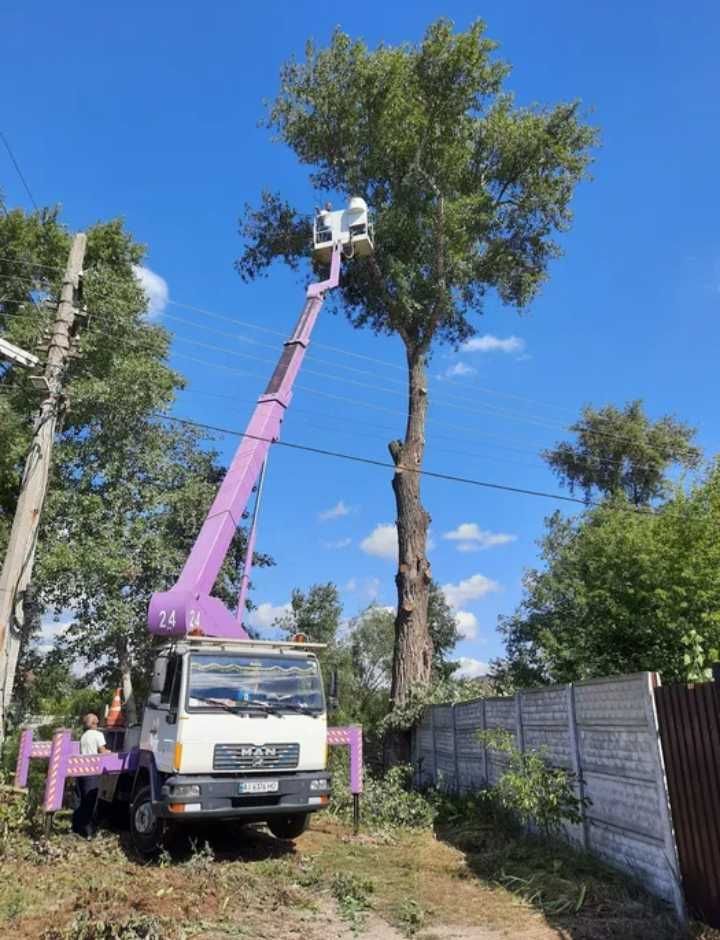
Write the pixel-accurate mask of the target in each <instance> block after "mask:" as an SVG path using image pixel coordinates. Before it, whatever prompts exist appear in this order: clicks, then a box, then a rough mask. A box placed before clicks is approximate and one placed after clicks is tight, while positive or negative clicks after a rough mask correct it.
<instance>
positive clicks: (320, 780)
mask: <svg viewBox="0 0 720 940" xmlns="http://www.w3.org/2000/svg"><path fill="white" fill-rule="evenodd" d="M310 789H311V790H329V789H330V781H329V780H328V778H327V777H317V778H316V779H315V780H311V781H310Z"/></svg>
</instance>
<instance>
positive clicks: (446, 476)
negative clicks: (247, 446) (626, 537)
mask: <svg viewBox="0 0 720 940" xmlns="http://www.w3.org/2000/svg"><path fill="white" fill-rule="evenodd" d="M153 417H155V418H160V419H162V420H165V421H174V422H176V423H177V424H183V425H187V426H189V427H196V428H203V429H205V430H206V431H213V432H215V433H218V434H230V435H233V436H234V437H240V438H247V439H249V440H253V441H259V442H261V443H263V444H270V445H273V446H276V447H287V448H289V449H291V450H297V451H304V452H306V453H310V454H317V455H319V456H322V457H335V458H337V459H340V460H349V461H352V462H354V463H361V464H368V465H370V466H373V467H381V468H382V469H385V470H392V471H393V472H398V471H401V472H403V473H414V474H416V475H417V476H424V477H429V478H431V479H435V480H444V481H446V482H451V483H464V484H467V485H469V486H479V487H482V488H485V489H491V490H501V491H503V492H506V493H515V494H518V495H523V496H536V497H540V498H543V499H554V500H558V501H560V502H564V503H576V504H579V505H581V506H600V505H602V504H601V503H600V502H597V501H593V500H585V499H579V498H578V497H576V496H561V495H560V494H559V493H548V492H545V491H544V490H531V489H526V488H524V487H519V486H510V485H508V484H505V483H490V482H488V481H486V480H477V479H474V478H472V477H462V476H458V475H456V474H452V473H440V472H438V471H435V470H424V469H418V468H417V467H405V466H402V465H397V466H396V465H395V464H392V463H388V462H387V461H383V460H375V459H373V458H372V457H362V456H360V455H358V454H346V453H344V452H342V451H336V450H327V449H326V448H323V447H312V446H311V445H309V444H298V443H296V442H293V441H280V440H273V439H271V438H267V437H260V436H259V435H256V434H248V433H247V432H246V431H238V430H237V429H236V428H225V427H219V426H217V425H212V424H206V423H205V422H203V421H194V420H192V419H190V418H182V417H176V416H175V415H168V414H164V413H163V412H154V413H153ZM623 509H624V510H627V511H629V512H637V513H640V514H642V515H656V513H655V511H654V510H652V509H647V508H644V507H640V506H624V507H623Z"/></svg>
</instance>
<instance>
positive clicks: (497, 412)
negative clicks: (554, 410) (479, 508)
mask: <svg viewBox="0 0 720 940" xmlns="http://www.w3.org/2000/svg"><path fill="white" fill-rule="evenodd" d="M7 260H15V259H7ZM26 263H29V262H26ZM43 267H50V266H49V265H43ZM3 277H4V276H3V275H0V279H2V278H3ZM31 300H32V302H33V303H34V304H35V301H34V300H33V298H31ZM168 303H170V304H173V305H174V306H178V307H184V308H186V309H189V310H195V311H197V312H199V313H202V314H204V315H206V316H210V317H214V318H217V319H221V320H225V321H228V322H231V323H235V324H238V325H241V326H245V327H248V328H250V329H256V330H261V331H263V332H266V333H270V334H272V335H276V336H282V337H283V338H287V334H286V333H285V332H284V331H280V330H274V329H271V328H269V327H264V326H260V325H259V324H255V323H252V322H250V321H244V320H238V319H236V318H234V317H229V316H226V315H225V314H219V313H215V312H213V311H210V310H207V309H205V308H203V307H197V306H194V305H191V304H184V303H180V302H179V301H168ZM35 306H37V304H35ZM91 313H93V315H95V316H97V314H98V311H91ZM109 313H110V311H104V313H103V315H105V314H109ZM8 316H13V314H8ZM14 316H21V315H20V314H14ZM169 316H172V315H169ZM174 319H177V320H180V318H174ZM181 322H184V323H186V322H187V321H181ZM188 325H189V324H188ZM197 326H198V327H200V326H201V324H197ZM216 332H218V333H219V332H220V331H216ZM224 335H231V334H227V333H225V334H224ZM174 336H175V338H176V339H178V340H180V341H181V342H187V343H194V344H196V345H199V346H202V347H204V348H206V349H212V350H217V351H220V352H223V353H228V352H230V351H229V350H227V349H225V348H221V347H218V346H215V345H213V344H208V343H203V342H201V341H199V340H194V339H192V338H191V337H182V336H180V335H179V334H178V333H175V334H174ZM233 338H237V339H244V341H246V342H249V343H254V344H256V345H261V346H267V347H268V348H276V347H271V345H270V344H265V343H260V342H257V341H254V340H251V339H245V338H242V337H237V336H235V335H234V334H233ZM313 346H314V347H315V348H325V349H330V350H332V351H334V352H338V353H340V354H341V355H346V356H353V357H357V358H360V359H364V360H367V361H370V362H374V363H376V364H378V365H381V366H384V367H391V368H393V369H400V370H403V367H402V366H398V365H397V364H396V363H390V362H388V361H387V360H382V359H377V358H375V357H373V356H365V355H363V354H360V353H355V352H351V351H350V350H344V349H341V348H339V347H335V346H328V345H326V344H323V343H319V342H314V343H313ZM233 354H234V355H236V356H241V357H243V358H249V359H253V358H254V359H256V360H257V361H259V362H264V363H266V364H272V365H274V364H275V362H274V361H273V362H272V363H271V361H270V360H268V359H262V358H261V357H253V356H250V355H249V354H243V353H238V352H234V353H233ZM176 355H181V356H183V357H184V358H188V359H190V358H192V357H189V356H186V355H185V354H183V353H176ZM311 356H312V357H314V358H315V361H322V362H325V363H327V360H318V358H317V357H315V355H314V353H309V354H308V357H311ZM196 361H198V362H200V360H196ZM203 364H204V365H217V364H214V363H208V362H205V363H203ZM328 364H329V363H328ZM332 365H333V366H335V367H337V368H340V369H346V370H347V369H349V370H350V371H356V372H361V371H364V370H355V369H352V367H349V366H346V365H343V364H342V363H333V364H332ZM222 368H225V369H229V367H227V366H222ZM230 371H236V372H238V374H241V375H255V376H257V373H250V372H240V371H239V370H232V369H231V370H230ZM304 371H305V372H309V373H311V374H315V375H319V376H320V377H322V378H332V379H334V380H337V381H348V382H351V384H353V385H359V386H361V387H366V388H371V389H373V390H374V391H380V392H382V393H383V394H389V393H392V392H394V391H395V390H394V389H387V388H381V387H380V386H371V385H368V384H367V383H362V382H358V381H353V380H350V379H345V378H343V377H341V376H328V375H327V374H324V373H318V372H317V371H315V372H312V371H311V370H310V369H305V370H304ZM403 371H404V370H403ZM386 381H391V382H392V381H398V380H393V379H387V378H386ZM399 384H404V383H399ZM452 384H458V383H452ZM478 388H480V389H481V390H483V391H487V392H490V393H493V394H499V395H504V394H505V393H501V392H494V391H493V390H491V389H486V388H483V387H480V386H478ZM315 392H316V393H317V394H321V393H319V392H317V390H315ZM451 397H452V398H453V400H457V401H471V399H468V398H467V397H465V396H451ZM509 397H515V398H517V399H519V400H523V401H528V402H534V400H533V399H525V398H522V397H521V396H509ZM534 403H535V404H543V403H541V402H534ZM432 404H435V405H440V406H444V407H451V408H453V407H454V408H455V409H456V410H458V411H461V412H465V413H467V414H474V415H480V416H488V417H497V418H504V419H507V420H512V421H520V422H523V423H527V424H532V425H535V426H537V427H542V428H545V429H548V430H557V431H564V432H567V431H568V430H569V428H568V427H567V426H566V425H564V424H561V423H559V422H556V421H552V420H551V421H548V420H545V419H544V418H542V417H539V416H536V415H530V416H526V415H521V414H518V413H517V412H513V411H509V410H507V409H504V408H500V409H498V408H495V407H494V406H492V405H481V408H480V409H477V408H467V407H460V406H458V405H455V404H452V403H450V402H448V401H447V400H446V399H442V398H437V397H435V396H433V398H432V399H431V405H432ZM375 407H377V406H375ZM550 407H557V406H550ZM583 431H585V432H586V433H590V434H594V435H596V436H599V437H603V438H606V439H608V440H617V441H620V442H623V443H635V441H634V440H633V439H632V438H629V437H626V436H623V435H619V434H614V433H613V432H610V431H602V430H599V429H596V428H589V427H583V426H582V425H579V426H577V427H576V429H575V431H574V433H582V432H583ZM604 462H605V463H616V464H620V463H622V460H612V459H609V460H607V461H604Z"/></svg>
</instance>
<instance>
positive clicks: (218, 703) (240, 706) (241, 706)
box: [192, 695, 270, 715]
mask: <svg viewBox="0 0 720 940" xmlns="http://www.w3.org/2000/svg"><path fill="white" fill-rule="evenodd" d="M192 698H194V699H196V700H197V701H198V702H206V703H207V704H208V705H214V706H215V707H216V708H222V710H223V711H226V712H230V713H231V714H233V715H239V714H240V712H246V711H252V710H253V709H259V710H260V711H262V712H263V713H266V712H268V711H270V708H269V707H268V706H267V705H266V704H265V702H238V703H237V704H236V705H228V704H227V702H223V701H222V699H219V698H199V697H198V696H197V695H193V696H192Z"/></svg>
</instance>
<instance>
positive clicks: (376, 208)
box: [237, 19, 595, 704]
mask: <svg viewBox="0 0 720 940" xmlns="http://www.w3.org/2000/svg"><path fill="white" fill-rule="evenodd" d="M496 46H497V44H496V43H494V42H493V41H491V40H489V39H488V38H486V36H485V27H484V24H483V23H482V22H480V21H478V22H476V23H475V24H474V25H473V26H471V27H470V29H468V30H467V31H465V32H455V31H454V30H453V26H452V24H451V23H450V22H449V21H448V20H444V19H443V20H438V21H437V22H435V23H433V24H432V25H431V26H430V27H429V28H428V30H427V32H426V34H425V37H424V38H423V40H422V41H421V42H420V43H418V44H416V45H411V44H404V45H400V46H395V47H392V46H385V45H381V46H379V47H378V48H377V49H374V50H371V49H369V48H368V47H367V46H366V45H365V44H364V43H363V42H361V41H359V40H353V39H351V38H350V37H349V36H347V35H346V34H345V33H343V32H342V31H340V30H337V31H336V32H335V33H334V34H333V37H332V39H331V41H330V44H329V45H328V46H327V48H324V49H318V48H316V47H315V46H314V45H313V44H312V43H308V44H307V47H306V55H305V60H304V61H303V62H297V61H290V62H289V63H287V64H286V65H285V66H284V68H283V70H282V73H281V85H280V91H279V93H278V95H277V97H276V99H275V100H274V102H273V103H272V104H271V106H270V110H269V115H268V119H267V124H268V126H269V127H270V128H271V129H272V130H273V131H274V132H275V133H276V135H277V137H278V138H279V140H280V141H282V142H284V143H285V144H287V145H289V146H290V148H291V149H292V150H293V151H294V152H295V155H296V156H297V158H298V160H299V161H300V162H301V163H303V164H306V165H308V166H309V167H311V170H312V172H311V176H310V180H311V183H312V185H313V187H314V188H315V189H316V190H317V191H318V192H319V193H322V194H331V195H332V194H338V195H340V196H341V197H343V198H344V197H349V196H356V195H359V196H362V197H363V198H364V199H365V200H366V202H367V203H368V205H369V206H370V207H371V209H372V211H373V212H374V214H375V222H376V234H377V244H376V251H375V253H374V255H372V256H371V257H369V258H367V259H358V260H356V261H354V262H353V263H352V265H348V266H347V269H346V271H345V272H344V274H343V278H342V286H341V291H340V300H339V303H340V304H341V306H342V308H343V310H344V312H345V313H346V315H347V316H348V318H349V320H350V322H351V323H352V325H353V326H355V327H365V326H367V327H369V328H370V329H372V330H374V331H375V332H376V333H381V334H391V333H392V334H396V335H398V336H399V337H400V338H401V340H402V342H403V343H404V346H405V354H406V361H407V370H408V408H407V424H406V427H405V432H404V435H403V437H402V438H400V439H398V440H394V441H391V442H390V444H389V449H390V453H391V455H392V459H393V461H394V464H395V468H396V469H395V473H394V476H393V481H392V486H393V491H394V494H395V502H396V507H397V526H398V543H399V564H398V572H397V577H396V583H397V592H398V604H397V614H396V619H395V652H394V658H393V681H392V699H393V702H394V703H396V704H402V703H403V702H405V701H406V700H407V699H408V697H409V695H410V691H411V687H412V686H413V684H416V683H419V684H427V683H428V682H429V680H430V677H431V674H432V662H433V655H432V642H431V639H430V634H429V630H428V623H427V608H428V592H429V586H430V581H431V573H430V565H429V563H428V560H427V554H426V543H427V531H428V525H429V521H430V517H429V515H428V513H427V512H426V510H425V508H424V506H423V504H422V502H421V498H420V477H419V475H418V472H417V471H419V470H420V469H421V468H422V464H423V456H424V450H425V420H426V414H427V406H428V388H427V375H426V364H427V360H428V357H429V356H430V353H431V349H432V346H433V343H434V342H436V341H437V342H446V343H450V344H451V345H457V344H459V343H462V342H463V341H464V340H466V339H468V338H469V337H470V336H471V335H472V334H473V332H474V330H475V327H474V326H473V324H472V323H471V321H470V319H469V317H470V315H471V314H473V313H480V312H481V310H482V304H483V300H484V298H485V295H486V294H487V293H488V292H490V291H491V290H494V291H495V292H496V294H497V295H498V296H499V298H500V299H501V301H502V302H503V303H506V304H509V305H512V306H516V307H523V306H525V305H526V304H528V303H529V302H530V300H532V298H533V297H534V296H535V294H536V293H537V291H538V289H539V288H540V286H541V284H542V283H543V281H544V280H545V278H546V276H547V269H548V264H549V262H550V260H551V259H552V258H555V257H557V255H558V254H559V253H560V249H559V246H558V244H557V242H556V241H555V240H554V236H555V233H557V232H559V231H562V230H564V229H566V228H567V227H568V226H569V224H570V219H571V214H570V200H571V197H572V194H573V191H574V189H575V186H576V184H577V182H578V181H579V180H580V179H581V178H582V177H583V175H584V174H585V170H586V167H587V165H588V162H589V152H588V151H589V148H590V147H591V146H592V145H593V143H594V141H595V131H594V130H593V129H592V128H590V127H588V126H587V125H585V124H584V123H583V122H582V120H581V119H580V116H579V108H578V105H577V103H570V104H561V105H557V106H556V107H553V108H540V107H518V106H516V105H515V103H514V101H513V99H512V96H511V95H510V94H509V93H508V92H506V91H504V90H503V82H504V79H505V78H506V76H507V74H508V72H509V68H508V66H507V65H506V64H505V63H503V62H501V61H499V60H497V59H495V58H494V55H493V54H494V52H495V49H496ZM241 234H242V236H243V238H244V240H245V247H244V250H243V253H242V255H241V256H240V258H239V259H238V261H237V268H238V271H239V273H240V275H241V276H242V277H243V278H245V279H250V278H254V277H256V276H258V275H259V274H261V273H262V272H264V271H265V270H266V269H267V268H268V266H269V265H270V264H271V263H272V261H273V260H274V259H275V258H281V259H282V260H283V261H285V262H286V263H287V264H289V265H290V266H291V267H297V266H298V264H299V263H300V262H301V261H302V260H303V259H305V258H307V254H308V252H307V246H308V243H309V236H310V222H309V219H308V218H307V216H305V215H304V214H301V213H299V212H298V211H297V210H296V209H295V208H294V207H292V206H291V205H290V204H288V202H286V201H285V199H284V198H283V197H282V196H281V195H280V194H277V193H271V192H265V193H263V195H262V198H261V202H260V206H259V208H257V209H252V208H251V207H247V208H246V211H245V214H244V216H243V220H242V223H241Z"/></svg>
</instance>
